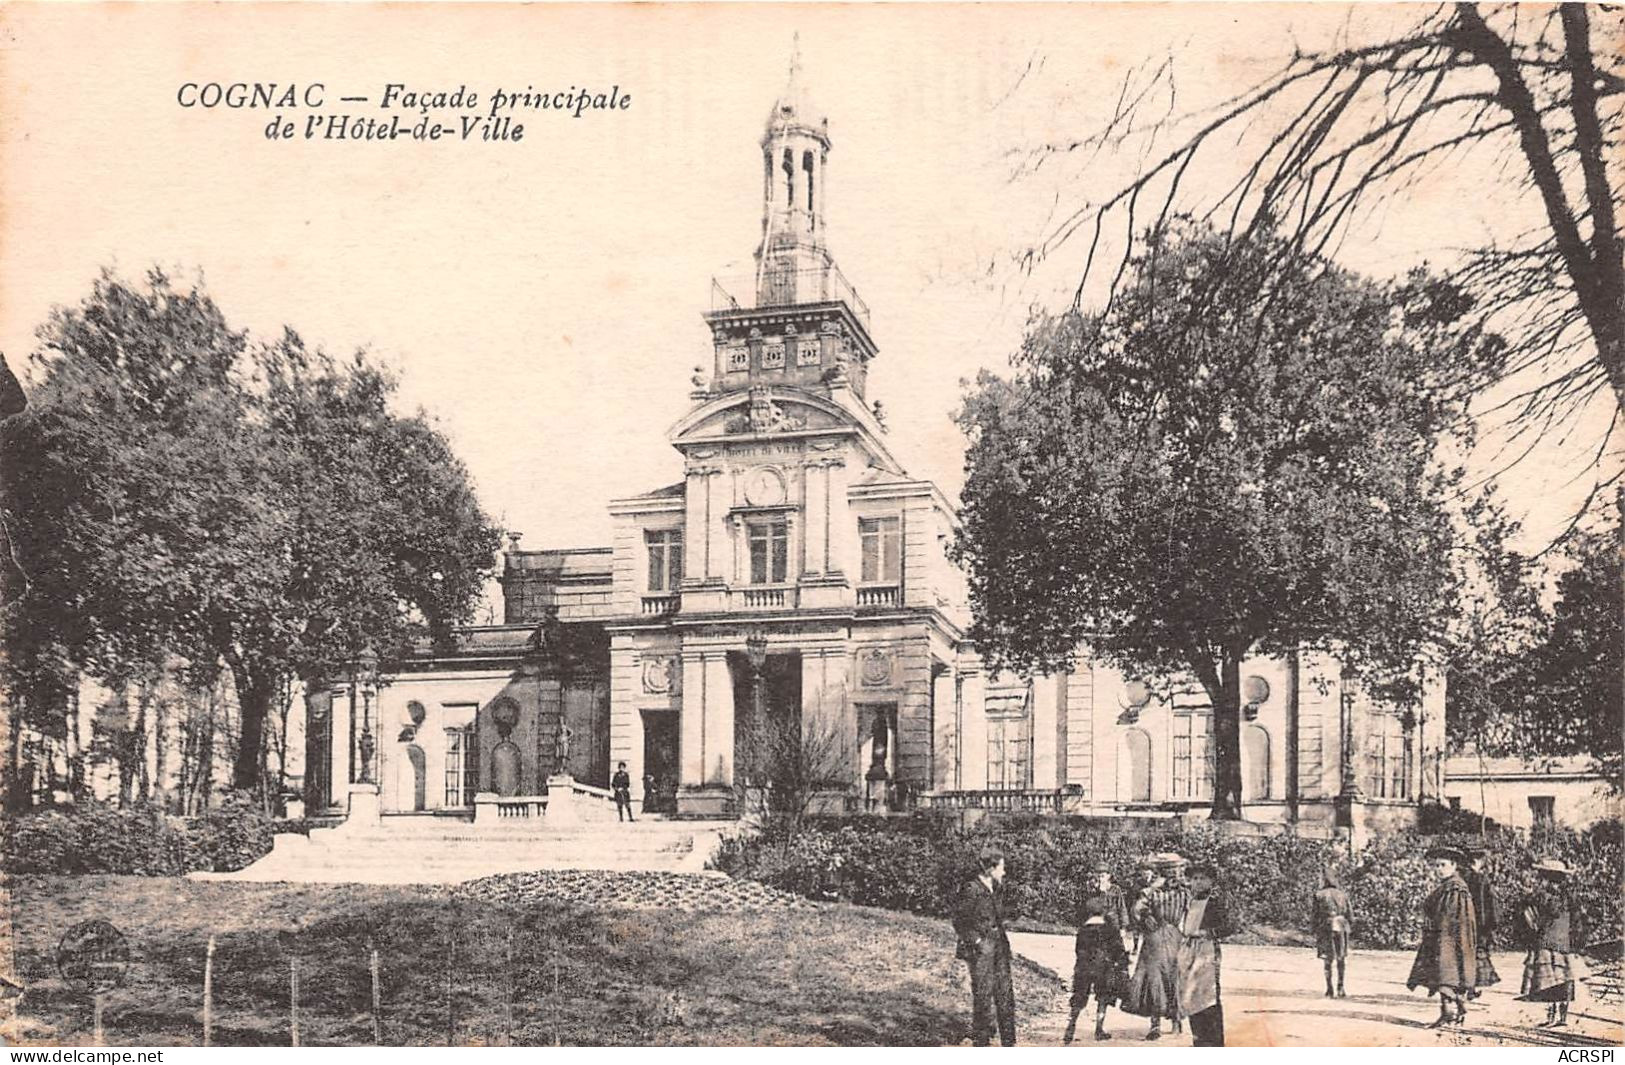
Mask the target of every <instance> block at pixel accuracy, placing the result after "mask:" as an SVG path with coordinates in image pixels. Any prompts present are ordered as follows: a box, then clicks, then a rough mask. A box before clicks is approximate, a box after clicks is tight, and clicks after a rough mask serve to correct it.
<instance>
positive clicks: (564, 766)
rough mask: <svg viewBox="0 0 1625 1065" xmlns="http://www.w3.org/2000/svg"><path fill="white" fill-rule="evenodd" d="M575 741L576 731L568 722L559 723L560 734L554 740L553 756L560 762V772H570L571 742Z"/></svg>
mask: <svg viewBox="0 0 1625 1065" xmlns="http://www.w3.org/2000/svg"><path fill="white" fill-rule="evenodd" d="M573 739H575V730H574V729H572V728H571V727H570V725H569V723H568V722H565V721H563V720H560V721H559V734H558V736H557V737H556V738H555V739H554V740H553V756H554V757H555V758H557V759H558V761H559V770H558V771H559V772H560V773H568V772H569V771H570V741H571V740H573Z"/></svg>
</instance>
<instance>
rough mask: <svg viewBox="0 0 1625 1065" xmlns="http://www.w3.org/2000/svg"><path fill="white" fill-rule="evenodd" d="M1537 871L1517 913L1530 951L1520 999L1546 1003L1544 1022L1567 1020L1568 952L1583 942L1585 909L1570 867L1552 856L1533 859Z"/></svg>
mask: <svg viewBox="0 0 1625 1065" xmlns="http://www.w3.org/2000/svg"><path fill="white" fill-rule="evenodd" d="M1534 868H1535V875H1536V876H1537V877H1539V880H1538V882H1537V883H1536V886H1535V890H1534V891H1533V892H1532V893H1531V894H1530V895H1529V897H1528V898H1527V899H1525V900H1524V904H1523V908H1522V912H1521V913H1520V914H1519V918H1520V924H1522V926H1523V933H1524V937H1525V941H1526V942H1527V943H1528V945H1529V953H1528V954H1527V955H1526V956H1525V957H1524V962H1523V993H1522V994H1521V995H1519V996H1518V999H1519V1000H1520V1001H1522V1002H1544V1003H1546V1021H1545V1023H1543V1024H1542V1025H1541V1026H1540V1027H1542V1028H1561V1027H1562V1026H1563V1025H1565V1024H1568V1023H1569V1003H1570V1002H1573V1001H1574V967H1573V965H1572V959H1571V955H1573V953H1574V952H1575V951H1577V950H1579V949H1580V947H1581V946H1582V945H1583V944H1584V943H1585V929H1584V927H1583V920H1584V915H1583V914H1582V913H1581V911H1580V907H1579V906H1578V905H1577V904H1576V902H1575V898H1574V893H1573V891H1572V890H1570V882H1569V868H1568V866H1566V865H1564V864H1563V863H1562V862H1560V861H1558V860H1557V859H1555V858H1548V859H1546V860H1545V861H1542V862H1537V863H1535V867H1534Z"/></svg>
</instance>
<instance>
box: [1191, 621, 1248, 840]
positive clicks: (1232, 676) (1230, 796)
mask: <svg viewBox="0 0 1625 1065" xmlns="http://www.w3.org/2000/svg"><path fill="white" fill-rule="evenodd" d="M1245 655H1246V649H1245V648H1243V649H1241V650H1224V651H1221V652H1220V653H1219V656H1218V661H1217V662H1215V661H1213V660H1212V659H1210V658H1207V657H1205V656H1202V655H1196V656H1195V657H1194V659H1193V661H1192V662H1191V665H1192V666H1193V667H1195V672H1196V677H1197V679H1198V680H1200V681H1201V682H1202V687H1203V688H1204V689H1205V690H1206V691H1207V697H1208V701H1209V702H1210V703H1212V704H1213V735H1212V737H1211V739H1210V742H1211V743H1212V745H1213V810H1212V813H1211V814H1210V815H1209V817H1210V818H1211V819H1212V820H1214V821H1239V820H1241V660H1242V658H1243V657H1244V656H1245ZM1194 753H1195V752H1194V751H1193V752H1192V754H1193V755H1194ZM1196 771H1197V767H1196V766H1195V765H1194V764H1193V765H1192V766H1191V772H1192V773H1195V772H1196Z"/></svg>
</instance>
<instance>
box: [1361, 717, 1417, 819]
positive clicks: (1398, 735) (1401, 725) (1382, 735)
mask: <svg viewBox="0 0 1625 1065" xmlns="http://www.w3.org/2000/svg"><path fill="white" fill-rule="evenodd" d="M1368 727H1369V729H1370V731H1369V732H1368V733H1367V737H1366V748H1365V750H1366V777H1365V780H1366V785H1365V790H1366V794H1367V796H1369V797H1370V798H1374V799H1408V798H1410V797H1411V776H1412V775H1413V773H1412V771H1413V769H1414V768H1415V757H1416V755H1415V749H1414V747H1413V744H1412V738H1411V735H1410V733H1409V732H1408V731H1407V730H1406V728H1405V722H1404V719H1403V718H1401V717H1399V716H1398V715H1396V714H1381V713H1379V714H1373V715H1372V716H1371V718H1370V721H1369V724H1368Z"/></svg>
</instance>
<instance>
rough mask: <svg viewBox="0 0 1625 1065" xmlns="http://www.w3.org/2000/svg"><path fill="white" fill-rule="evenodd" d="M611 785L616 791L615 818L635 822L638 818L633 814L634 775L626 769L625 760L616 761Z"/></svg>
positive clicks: (612, 789) (611, 788)
mask: <svg viewBox="0 0 1625 1065" xmlns="http://www.w3.org/2000/svg"><path fill="white" fill-rule="evenodd" d="M599 779H600V780H602V779H603V778H602V777H600V778H599ZM609 787H610V790H611V791H613V792H614V793H615V820H617V821H621V820H626V821H634V822H635V821H636V820H637V818H635V817H633V816H632V775H631V774H630V773H628V772H627V771H626V763H625V762H616V763H615V775H614V776H612V777H610V778H609Z"/></svg>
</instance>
